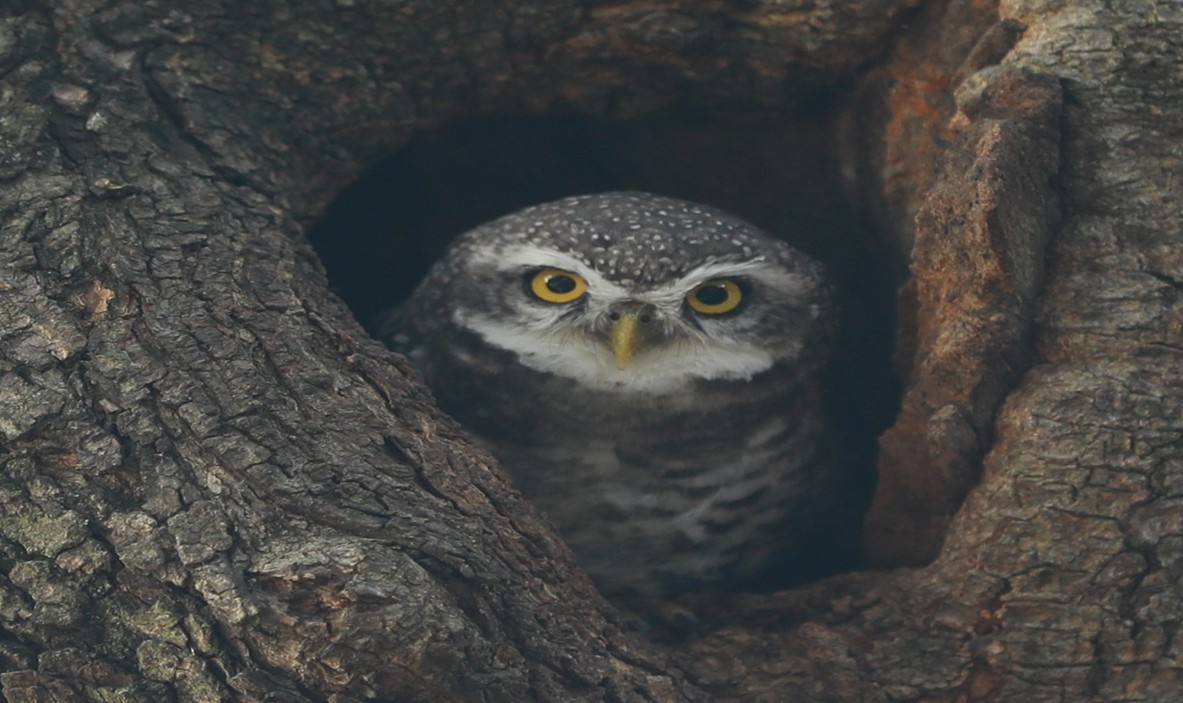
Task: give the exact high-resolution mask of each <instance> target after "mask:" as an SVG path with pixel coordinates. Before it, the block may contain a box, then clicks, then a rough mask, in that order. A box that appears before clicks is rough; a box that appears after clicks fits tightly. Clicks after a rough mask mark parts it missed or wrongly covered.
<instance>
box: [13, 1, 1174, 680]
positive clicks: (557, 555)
mask: <svg viewBox="0 0 1183 703" xmlns="http://www.w3.org/2000/svg"><path fill="white" fill-rule="evenodd" d="M912 4H913V3H909V2H888V1H886V0H885V1H883V2H867V3H854V2H852V3H845V4H843V3H834V4H827V3H817V4H816V5H802V6H800V7H798V6H792V7H789V6H786V5H785V4H784V3H777V2H767V3H759V2H757V3H748V4H743V5H738V4H737V5H734V6H733V5H731V4H727V3H697V2H671V3H648V2H637V3H622V4H616V5H608V4H594V5H588V6H587V7H585V6H584V4H582V3H528V2H521V3H514V4H504V3H476V2H473V3H456V4H450V5H445V4H441V3H435V2H414V1H410V2H403V3H391V4H389V5H379V4H373V5H371V4H368V3H364V2H346V1H344V0H341V1H340V2H337V3H335V4H333V3H323V4H319V3H314V2H297V1H296V0H287V1H280V0H274V1H272V2H267V3H252V4H249V5H246V4H239V3H230V2H226V3H217V2H209V3H205V2H203V3H179V2H175V3H174V2H164V1H160V2H147V3H141V2H135V3H132V2H120V1H117V2H113V3H92V2H81V1H78V2H74V1H69V0H61V1H59V2H54V3H46V4H39V3H33V2H18V3H16V4H14V5H9V6H6V7H5V8H3V9H0V671H2V672H3V673H0V692H2V693H3V696H4V698H5V699H6V700H8V701H13V702H15V701H74V700H153V701H160V700H184V701H189V700H210V701H219V700H244V701H246V700H264V699H266V700H292V701H300V700H309V701H316V700H337V701H348V700H367V699H369V700H397V701H468V700H472V701H525V700H538V701H581V700H587V701H600V700H603V701H631V700H638V701H639V700H652V701H691V700H721V701H728V700H734V701H755V700H767V701H784V700H798V701H809V700H817V701H857V700H867V701H880V700H883V701H885V700H915V701H943V700H948V701H954V700H966V701H968V700H983V701H988V700H1000V701H1001V700H1006V701H1011V700H1024V701H1060V700H1123V701H1127V700H1128V701H1174V700H1177V699H1178V697H1179V692H1180V691H1183V661H1181V660H1183V642H1181V638H1180V637H1179V634H1178V633H1179V624H1180V620H1181V619H1183V614H1181V613H1180V605H1179V604H1180V603H1183V593H1181V592H1180V591H1181V588H1183V586H1180V584H1181V583H1183V499H1181V496H1183V419H1181V418H1183V408H1181V407H1180V406H1181V405H1183V364H1181V363H1180V362H1181V356H1183V310H1181V303H1180V290H1181V288H1183V285H1181V282H1183V242H1181V241H1180V234H1179V225H1178V223H1179V222H1180V221H1181V220H1183V218H1181V217H1180V215H1181V213H1180V199H1181V197H1183V189H1181V188H1179V187H1178V185H1179V183H1180V182H1183V179H1181V178H1180V175H1181V174H1180V171H1181V170H1183V153H1181V152H1180V147H1179V145H1180V144H1181V143H1183V134H1181V132H1183V114H1180V113H1181V112H1183V99H1180V98H1183V78H1181V77H1180V76H1179V74H1178V70H1177V65H1178V57H1179V55H1180V51H1181V49H1183V47H1181V46H1180V44H1181V43H1183V13H1181V12H1180V11H1179V9H1178V6H1177V5H1175V4H1172V3H1168V2H1159V3H1157V4H1156V3H1133V2H1110V3H1101V2H1081V3H1070V4H1065V3H1053V2H1038V1H1034V0H1032V1H1030V2H1013V3H1008V2H1004V3H1003V4H1002V6H1001V7H1000V8H997V9H996V8H994V7H993V6H991V5H990V4H989V3H975V2H968V1H966V2H954V3H949V4H948V5H947V6H945V5H943V4H937V3H933V4H931V5H930V6H928V7H926V8H923V9H922V10H921V11H920V12H919V13H913V14H912V15H910V16H909V17H908V24H907V26H906V27H905V28H904V29H902V30H900V29H899V23H900V20H901V18H902V17H903V15H902V14H901V13H905V12H908V11H910V10H911V6H912ZM1000 17H1001V18H1007V19H1013V20H1016V21H1017V22H1019V23H1021V25H1023V26H1024V27H1025V29H1023V30H1022V33H1021V35H1020V34H1019V33H1018V31H1017V29H1016V27H1017V25H1014V24H1003V25H1000V24H998V23H997V21H998V19H999V18H1000ZM991 27H993V28H994V29H993V30H991V29H990V28H991ZM900 31H902V34H901V33H900ZM983 37H985V39H983ZM1012 42H1014V46H1013V47H1011V46H1010V45H1011V43H1012ZM996 62H997V65H992V64H995V63H996ZM872 65H878V66H879V68H878V69H876V70H875V71H873V72H872V73H871V74H870V75H869V76H868V78H867V79H866V80H865V81H864V86H865V88H864V92H863V94H862V97H861V99H860V102H859V105H860V106H861V107H862V108H864V110H863V114H862V115H861V116H860V119H859V123H860V124H861V128H860V129H859V134H861V135H863V139H864V140H865V141H864V142H862V144H861V149H859V150H858V151H859V153H860V154H862V155H863V156H862V157H860V160H859V161H858V164H857V167H858V169H861V173H862V174H863V179H862V183H863V185H864V188H865V189H866V192H867V193H870V194H871V195H869V196H868V197H870V198H871V199H872V202H874V203H877V207H878V212H879V213H880V219H881V220H882V221H883V222H885V223H888V224H890V225H891V226H892V230H893V231H894V232H895V233H896V234H897V235H898V238H899V241H900V251H901V252H902V253H904V254H905V255H909V256H910V257H911V266H912V274H913V282H912V285H911V286H910V288H909V291H910V298H907V299H905V300H904V301H903V303H902V305H903V306H904V310H905V312H906V313H908V314H906V315H905V316H904V320H905V322H904V323H903V325H902V326H903V328H904V329H903V330H902V339H903V340H904V341H905V342H906V343H905V344H904V345H903V348H904V349H905V350H906V351H907V353H905V354H903V363H902V366H904V367H906V368H907V370H908V373H909V376H908V379H909V390H908V396H907V397H906V398H905V403H904V409H903V411H902V413H901V420H900V422H899V423H898V424H897V426H896V427H895V428H893V430H892V434H890V435H889V436H888V438H887V439H885V440H884V451H883V457H882V459H881V470H882V471H883V472H884V476H885V478H884V480H883V482H882V484H881V485H882V486H884V487H885V488H884V492H882V493H881V494H880V496H879V497H878V499H877V502H876V507H875V510H874V512H873V513H872V522H871V524H872V525H878V526H879V528H880V529H879V530H878V533H877V534H878V535H879V536H880V537H881V539H879V540H878V541H877V542H872V549H873V552H872V554H873V556H875V557H876V558H878V559H879V561H880V562H881V563H892V562H897V563H898V562H899V561H912V560H916V559H922V558H924V557H925V556H927V555H931V554H933V553H936V550H937V548H938V546H939V547H940V551H939V556H937V558H936V560H935V561H934V562H932V563H931V564H930V565H928V566H925V567H923V568H919V569H898V570H895V571H881V572H867V573H861V574H852V575H848V576H842V577H837V578H835V579H832V580H829V581H825V582H822V583H819V584H815V585H813V586H810V587H807V588H805V589H802V590H799V591H794V592H790V593H786V594H781V595H777V596H771V597H756V596H750V597H744V598H741V599H738V600H737V601H736V602H735V603H734V604H733V606H734V607H733V608H731V609H730V610H729V612H728V614H727V615H726V616H725V617H723V618H721V622H720V623H718V624H719V629H718V630H717V631H715V632H713V633H711V634H708V635H707V636H705V637H703V638H700V639H698V640H694V641H691V642H687V643H685V644H683V645H680V646H677V647H658V646H656V645H653V644H650V643H646V642H644V641H642V640H640V639H638V638H636V637H634V636H632V635H629V634H627V633H625V632H623V631H622V630H621V628H620V626H619V622H618V620H617V617H616V616H615V615H614V614H613V612H612V611H611V609H610V608H609V607H608V606H607V605H606V604H605V603H604V602H603V601H602V600H601V599H600V598H599V596H598V595H597V594H595V592H594V591H593V589H592V588H591V586H590V584H589V583H588V582H587V581H586V579H585V578H584V577H583V576H581V575H580V574H579V573H578V572H577V571H576V570H575V569H574V568H573V567H572V566H571V564H570V560H569V556H568V554H567V551H566V549H565V547H563V545H562V544H561V543H560V542H559V541H558V540H557V539H556V538H555V536H554V535H553V534H552V533H551V532H550V530H549V529H548V527H547V526H546V525H545V523H544V522H542V521H541V520H539V519H538V518H537V517H536V516H535V515H534V514H533V513H532V512H531V511H530V510H529V508H528V506H526V505H525V504H524V503H523V502H522V501H521V499H520V498H518V497H517V495H516V494H515V493H514V492H513V491H512V489H511V488H510V487H509V486H508V484H507V483H506V481H505V479H504V477H503V475H502V474H501V472H500V470H499V469H497V467H496V466H495V465H494V464H493V462H492V461H491V460H490V459H489V458H488V457H487V456H486V455H484V454H483V453H482V452H480V451H478V450H476V449H474V448H472V447H471V446H469V445H468V444H466V443H465V441H464V439H463V437H462V436H461V434H460V433H459V432H458V430H457V428H456V427H455V426H454V424H453V423H452V422H451V421H450V420H448V419H447V418H446V417H444V416H442V415H441V414H440V413H439V412H438V411H436V410H435V409H434V408H433V406H432V403H431V399H430V397H429V396H428V395H427V394H425V392H424V391H423V390H422V389H421V388H420V387H419V385H418V384H417V383H416V382H415V381H414V380H413V378H411V377H410V376H409V375H408V373H407V371H406V369H405V367H404V366H403V364H402V362H401V361H400V360H399V359H397V358H396V357H395V356H394V355H392V354H390V353H388V352H386V351H385V350H383V349H382V348H381V347H380V345H378V344H377V343H375V342H374V341H373V340H371V339H369V338H368V337H367V336H366V335H365V333H364V331H362V330H361V328H360V327H358V326H357V324H356V323H355V322H354V321H353V320H352V318H351V316H350V315H349V313H348V311H347V310H345V309H344V308H343V307H342V306H341V305H340V303H339V302H337V301H336V299H335V298H334V297H333V296H332V295H331V294H330V293H329V291H328V289H327V286H326V285H325V281H324V278H323V275H322V273H321V271H320V270H319V267H318V264H317V263H316V261H315V257H313V256H312V255H311V253H310V251H309V249H308V246H307V244H306V243H305V242H304V241H303V239H302V228H303V227H304V226H305V225H307V224H308V222H310V221H311V219H312V218H314V217H315V216H316V214H317V213H318V212H320V210H321V209H322V208H323V206H324V204H325V202H326V201H327V199H328V198H329V197H331V195H332V193H333V192H335V191H336V190H337V189H339V188H340V187H341V186H342V185H343V184H344V183H346V182H348V181H349V180H350V179H352V178H353V177H355V176H356V175H357V173H358V172H359V170H360V169H361V167H362V166H363V165H364V164H366V163H368V162H369V161H371V160H372V159H373V158H375V156H376V155H378V154H380V153H383V152H384V151H386V150H389V149H391V148H393V147H395V146H397V145H398V144H400V143H401V142H402V141H403V140H405V139H406V137H407V136H408V135H409V134H410V133H411V132H412V131H413V130H415V129H418V128H422V127H426V126H431V125H434V124H438V123H440V122H442V121H445V120H449V119H453V118H456V117H458V116H461V115H473V114H492V113H496V112H501V111H530V112H535V113H537V112H542V111H547V110H562V109H576V110H581V111H586V112H591V113H595V114H615V115H626V114H639V113H641V112H644V111H646V110H649V109H652V108H655V107H658V106H661V105H666V104H671V103H672V102H674V101H692V102H694V103H696V104H708V105H709V104H723V103H727V104H741V105H746V106H762V107H777V106H783V105H785V104H789V103H792V102H793V101H794V100H797V99H799V98H800V96H802V95H805V94H807V93H808V91H810V90H813V89H815V88H817V87H818V86H824V85H830V84H833V83H835V82H837V81H841V80H847V79H849V78H850V77H852V76H853V75H854V74H855V73H856V72H858V71H860V70H863V69H866V68H869V67H871V66H872ZM856 170H857V169H856ZM913 223H914V224H913ZM1049 240H1050V245H1048V241H1049ZM913 242H915V246H912V243H913ZM909 252H910V253H909ZM885 265H886V264H885ZM983 457H984V458H983ZM979 474H980V478H981V483H980V484H979V485H977V486H976V487H975V488H972V490H971V489H970V487H971V486H973V485H974V483H975V482H976V481H977V480H978V478H979ZM966 491H968V498H967V499H966V502H965V504H964V505H963V506H962V507H961V509H960V510H959V511H957V510H956V508H957V505H958V503H959V502H960V500H961V497H962V496H964V495H965V494H966ZM876 521H877V522H876ZM946 528H948V532H947V535H948V536H947V538H946V539H944V541H943V546H940V545H941V543H942V542H941V541H942V538H944V537H945V534H946V532H945V530H946ZM909 544H912V545H915V547H914V548H913V547H909V546H908V545H909Z"/></svg>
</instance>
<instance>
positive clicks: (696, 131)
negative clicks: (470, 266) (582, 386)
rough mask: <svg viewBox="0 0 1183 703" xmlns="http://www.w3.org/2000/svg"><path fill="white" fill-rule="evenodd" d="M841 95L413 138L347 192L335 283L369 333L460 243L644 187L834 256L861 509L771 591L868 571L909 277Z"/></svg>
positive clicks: (330, 259) (544, 120)
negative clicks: (881, 441) (513, 216)
mask: <svg viewBox="0 0 1183 703" xmlns="http://www.w3.org/2000/svg"><path fill="white" fill-rule="evenodd" d="M839 107H840V106H839V105H838V104H837V101H831V102H825V103H822V104H817V105H815V106H813V107H812V108H810V109H807V110H800V111H797V112H795V113H793V114H786V113H758V114H753V113H729V114H722V113H712V114H689V113H687V112H686V111H679V112H676V113H675V112H669V113H663V114H656V115H651V116H648V117H644V118H640V119H632V120H608V119H599V118H590V117H582V116H557V117H515V118H511V117H499V118H487V119H479V120H472V121H467V122H462V123H456V124H453V125H450V126H447V127H444V128H441V129H438V130H435V131H431V132H425V133H421V134H419V135H417V136H416V137H415V138H413V139H412V140H411V141H410V142H409V143H408V144H407V145H406V146H405V147H404V148H403V149H402V150H400V151H399V152H398V153H396V154H394V155H392V156H391V157H389V158H388V159H386V160H385V161H383V162H381V163H379V164H377V165H376V166H374V167H373V168H371V169H370V170H369V171H368V172H367V173H366V174H364V175H363V177H362V178H361V179H359V180H358V181H357V182H356V183H354V184H353V185H352V186H350V187H349V188H347V189H346V190H345V191H343V192H342V193H341V194H340V195H339V196H338V198H337V199H336V200H335V202H334V203H333V204H332V205H331V206H330V208H329V209H328V211H327V213H326V215H325V217H324V218H323V220H322V221H321V222H320V223H319V224H318V225H317V226H316V227H315V229H314V230H313V231H312V233H311V239H312V242H313V244H314V246H315V247H316V249H317V250H318V252H319V254H320V256H321V258H322V260H323V262H324V264H325V266H326V268H327V270H328V274H329V280H330V284H331V285H332V286H333V287H334V289H335V290H336V291H337V292H338V294H339V295H340V296H341V297H342V298H343V299H344V300H345V301H346V302H347V303H348V304H349V305H350V306H351V308H352V309H353V310H354V312H355V314H356V315H357V317H358V319H359V320H361V321H362V322H363V323H366V324H369V323H370V322H371V321H373V320H374V318H375V317H376V316H377V315H378V314H379V313H380V312H381V311H383V310H384V309H386V308H388V307H390V306H392V305H395V304H397V303H398V302H399V301H401V300H403V299H405V298H406V297H407V296H408V295H409V294H410V293H411V292H412V290H413V289H414V287H415V286H416V285H417V284H418V282H419V281H420V279H421V278H422V277H423V275H424V274H425V273H426V272H427V270H428V268H429V267H430V265H431V264H432V263H433V262H434V261H435V260H436V259H437V258H438V257H439V256H440V254H441V253H442V252H443V250H444V248H445V247H446V246H447V243H448V242H449V241H450V240H451V239H452V238H453V237H455V236H456V235H458V234H460V233H462V232H464V231H466V230H468V229H470V228H472V227H474V226H476V225H478V224H480V223H482V222H485V221H487V220H490V219H493V218H496V217H498V216H500V215H504V214H507V213H510V212H512V211H514V210H517V209H519V208H521V207H524V206H527V205H532V204H536V203H541V202H546V201H549V200H554V199H557V198H561V197H564V196H567V195H574V194H579V193H594V192H602V191H609V190H641V191H650V192H654V193H658V194H661V195H666V196H672V197H677V198H684V199H687V200H692V201H697V202H702V203H705V204H708V205H712V206H715V207H718V208H721V209H723V210H726V211H728V212H731V213H734V214H736V215H738V216H740V217H742V218H744V219H746V220H748V221H749V222H752V223H753V224H755V225H757V226H759V227H761V228H763V229H764V230H766V231H768V232H770V233H772V234H774V235H776V236H779V237H781V238H783V239H785V240H786V241H788V242H789V243H791V244H793V245H794V246H796V247H797V248H799V249H801V250H803V251H805V252H806V253H808V254H810V255H812V256H813V257H815V258H817V259H819V260H820V261H822V262H823V263H824V264H825V265H826V267H827V269H828V271H829V273H830V276H831V277H832V279H833V280H834V282H835V283H836V285H837V287H838V289H839V291H840V297H841V307H842V319H843V324H842V333H841V338H840V341H839V345H838V348H837V351H836V352H835V356H834V359H833V363H832V365H831V369H830V373H829V376H828V392H829V397H830V399H831V403H830V405H831V407H830V408H829V409H828V412H829V414H830V416H831V424H832V426H833V427H834V429H835V431H836V433H837V434H838V436H839V444H840V445H841V446H842V447H843V451H844V454H845V460H846V461H847V462H849V463H850V465H851V466H853V467H854V475H855V476H856V477H857V478H856V480H855V481H854V482H853V483H852V484H851V485H850V486H849V487H848V488H847V490H849V491H850V498H851V500H850V504H851V506H852V508H851V516H850V517H849V519H846V520H845V521H844V522H842V524H844V525H846V526H847V527H846V528H845V529H843V530H841V531H842V532H843V533H842V534H835V535H830V538H829V539H825V540H820V541H819V542H818V545H819V546H818V548H817V549H816V550H815V552H816V553H810V554H807V555H805V556H804V557H801V558H796V559H794V560H793V561H792V563H786V564H782V565H780V566H778V568H777V569H775V570H774V572H772V573H769V574H767V575H766V577H764V578H762V579H761V580H760V582H759V583H757V584H753V588H755V589H758V590H765V589H771V588H779V587H784V586H789V585H794V584H797V583H801V582H803V581H807V580H812V579H814V578H817V577H820V576H824V575H828V574H832V573H836V572H839V571H846V570H851V569H854V568H857V567H858V566H860V564H861V561H860V556H859V550H858V542H859V526H860V520H859V516H861V515H862V512H863V511H864V510H865V508H866V506H867V504H868V502H869V500H870V496H871V493H872V491H873V488H874V475H875V473H874V462H875V452H876V445H875V440H876V437H877V436H878V435H879V434H880V433H881V432H882V431H883V430H884V429H885V428H886V427H887V426H888V425H889V424H890V423H891V421H892V419H893V417H894V414H895V411H896V409H897V406H898V396H899V389H898V381H897V380H896V378H895V376H894V373H893V371H892V367H891V362H890V359H891V353H892V343H893V335H894V313H895V297H894V289H895V285H896V284H897V283H898V281H896V280H893V279H892V273H891V272H892V271H893V266H891V265H890V260H889V254H888V253H887V251H886V249H885V248H884V247H883V246H882V243H881V238H880V237H878V236H877V233H876V232H875V230H874V228H873V227H872V226H871V224H870V221H869V219H868V218H866V217H865V216H864V215H863V214H862V212H863V209H862V208H860V207H858V206H857V205H856V204H855V203H854V202H853V200H852V198H851V196H850V195H849V193H848V192H847V191H846V189H845V188H844V187H843V183H842V178H841V175H840V172H841V165H840V161H839V157H838V153H839V149H838V146H837V140H836V136H835V135H836V122H837V115H838V111H839Z"/></svg>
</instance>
